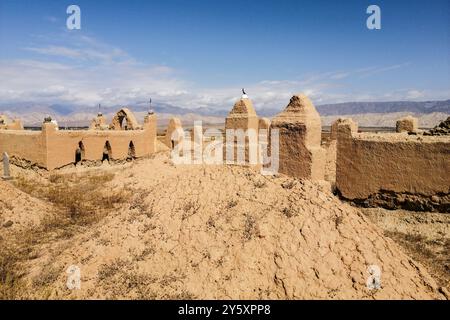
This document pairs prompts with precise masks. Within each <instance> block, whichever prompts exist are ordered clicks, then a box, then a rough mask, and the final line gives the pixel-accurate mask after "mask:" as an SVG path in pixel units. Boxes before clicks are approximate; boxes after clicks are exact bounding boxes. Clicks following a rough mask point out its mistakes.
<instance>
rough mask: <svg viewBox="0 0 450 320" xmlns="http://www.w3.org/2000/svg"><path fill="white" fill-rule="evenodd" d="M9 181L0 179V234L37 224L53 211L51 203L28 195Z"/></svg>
mask: <svg viewBox="0 0 450 320" xmlns="http://www.w3.org/2000/svg"><path fill="white" fill-rule="evenodd" d="M11 183H12V182H11ZM11 183H9V182H5V181H1V180H0V234H3V235H4V234H5V233H7V232H18V231H21V230H25V229H28V228H31V227H33V226H35V225H38V224H39V223H40V221H41V219H42V218H43V217H44V216H45V215H47V214H48V213H50V212H53V211H54V208H53V206H52V205H49V204H48V203H46V202H44V201H42V200H39V199H36V198H33V197H30V196H29V195H28V194H26V193H24V192H22V191H20V190H18V189H17V188H15V187H14V186H13V185H12V184H11Z"/></svg>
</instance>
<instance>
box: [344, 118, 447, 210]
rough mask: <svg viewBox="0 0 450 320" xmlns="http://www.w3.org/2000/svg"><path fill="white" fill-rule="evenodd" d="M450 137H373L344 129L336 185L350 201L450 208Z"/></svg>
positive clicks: (427, 207) (418, 207)
mask: <svg viewBox="0 0 450 320" xmlns="http://www.w3.org/2000/svg"><path fill="white" fill-rule="evenodd" d="M449 172H450V137H448V136H441V137H426V136H409V135H407V134H406V133H405V134H399V133H385V134H376V135H374V134H369V133H355V132H352V131H351V128H350V125H349V124H343V125H339V128H338V142H337V159H336V187H337V189H338V190H339V192H340V193H341V195H342V196H343V197H344V198H347V199H350V200H367V204H369V205H370V204H376V203H377V202H378V204H380V205H382V206H385V207H389V208H397V207H408V206H413V207H410V208H409V209H417V210H422V209H423V210H430V209H433V208H434V209H436V208H437V209H438V210H439V211H441V210H443V211H448V210H449V209H450V197H449V192H450V174H449Z"/></svg>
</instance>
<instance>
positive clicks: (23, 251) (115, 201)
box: [0, 173, 131, 300]
mask: <svg viewBox="0 0 450 320" xmlns="http://www.w3.org/2000/svg"><path fill="white" fill-rule="evenodd" d="M113 178H114V174H111V173H100V174H87V175H86V174H85V175H76V174H66V175H63V174H51V175H50V176H49V177H48V179H47V180H43V181H41V180H39V181H37V180H34V179H31V178H26V177H24V176H18V177H17V179H15V181H14V184H15V186H16V187H17V188H18V189H20V190H22V191H23V192H25V193H28V194H30V195H31V196H33V197H36V198H40V199H43V200H46V201H49V202H51V203H53V204H54V205H55V206H56V208H57V211H56V212H55V213H54V214H53V215H51V214H49V215H47V216H46V217H44V219H43V220H42V221H41V225H40V226H39V227H38V228H33V229H30V230H27V231H26V232H24V233H23V234H21V235H20V237H19V236H17V235H16V236H15V237H12V238H10V239H8V241H6V240H2V239H0V300H3V299H23V298H25V299H27V298H30V297H32V296H33V294H36V292H34V293H33V292H29V291H27V290H26V289H25V288H26V287H27V286H26V285H25V283H24V282H23V279H22V278H23V274H21V273H20V272H19V271H18V270H21V265H22V264H23V263H25V262H26V261H28V260H31V259H35V258H37V253H36V251H35V248H36V247H37V246H39V245H42V244H44V243H48V242H51V241H53V240H57V239H61V238H63V239H67V238H70V237H72V236H73V235H74V234H75V233H76V232H77V231H79V230H80V229H79V228H82V227H85V226H87V225H91V224H93V223H96V222H98V221H100V220H101V219H102V218H103V217H104V216H106V215H107V214H108V212H111V210H112V209H114V208H116V206H117V205H119V204H122V203H125V202H127V201H128V200H129V198H130V197H131V195H130V193H129V192H127V191H125V190H123V189H121V190H113V189H111V188H107V183H108V182H110V181H112V179H113ZM61 272H62V271H61V270H60V269H58V268H56V267H52V266H49V267H46V268H43V271H42V272H41V273H40V274H39V275H38V276H37V277H35V278H34V279H32V283H31V284H32V287H33V288H34V289H35V290H37V291H39V296H40V297H45V296H48V292H47V291H48V288H49V287H50V286H51V284H52V283H54V282H55V281H56V280H57V277H58V275H59V274H60V273H61ZM28 290H29V289H28Z"/></svg>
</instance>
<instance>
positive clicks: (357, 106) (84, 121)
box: [0, 99, 450, 127]
mask: <svg viewBox="0 0 450 320" xmlns="http://www.w3.org/2000/svg"><path fill="white" fill-rule="evenodd" d="M120 107H121V106H113V107H102V108H101V111H102V113H103V114H104V115H105V116H106V117H107V118H109V119H110V118H111V117H112V115H113V114H114V113H115V112H116V111H117V110H118V109H120ZM128 108H130V109H131V110H132V111H133V112H134V113H135V114H136V117H137V119H138V120H140V119H141V118H143V117H144V115H145V113H146V112H147V111H148V106H144V105H142V104H131V105H129V106H128ZM282 108H283V107H280V108H258V107H257V106H256V111H257V113H258V115H259V116H263V117H269V118H270V117H273V116H274V115H276V114H277V113H278V112H280V111H281V110H282ZM316 108H317V111H318V112H319V113H320V115H321V117H322V120H323V124H324V125H329V124H330V123H331V122H332V121H334V119H336V118H338V117H342V116H345V117H352V118H354V119H355V120H357V121H358V122H359V123H360V125H364V126H394V125H395V120H396V119H398V117H401V116H403V115H406V114H412V115H414V116H416V117H418V118H419V124H420V125H421V126H423V127H433V126H434V125H435V124H436V123H437V122H438V121H440V120H442V119H445V118H446V117H447V116H448V115H449V114H450V99H448V100H439V101H421V102H417V101H389V102H345V103H337V104H325V105H318V106H316ZM152 109H153V110H154V111H155V112H156V113H157V115H158V119H160V120H161V121H160V123H159V124H160V125H162V124H164V125H165V123H166V122H167V121H168V119H169V118H171V117H173V116H177V117H180V118H181V119H182V121H183V122H184V123H187V124H190V123H191V122H193V121H194V120H202V121H203V122H205V123H223V122H224V118H225V117H226V115H227V114H228V112H229V111H230V110H231V106H230V108H208V107H204V108H194V109H192V108H183V107H179V106H173V105H170V104H167V103H157V104H155V105H153V106H152ZM97 111H98V108H96V107H92V106H75V105H71V104H53V105H40V104H35V103H20V104H19V103H16V104H8V105H6V104H0V114H2V113H3V114H6V115H7V116H8V117H10V118H20V119H22V120H23V121H24V124H25V125H26V126H39V125H40V123H41V122H42V120H43V119H44V117H45V116H46V115H51V116H52V117H53V118H55V119H56V120H58V121H59V123H60V125H67V126H86V125H88V124H89V122H90V121H91V119H92V118H93V117H94V116H95V115H96V114H97Z"/></svg>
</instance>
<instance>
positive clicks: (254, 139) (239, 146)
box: [224, 93, 259, 165]
mask: <svg viewBox="0 0 450 320" xmlns="http://www.w3.org/2000/svg"><path fill="white" fill-rule="evenodd" d="M258 122H259V118H258V116H257V115H256V111H255V109H254V108H253V103H252V101H251V100H250V99H249V98H248V96H247V95H246V94H245V93H244V94H243V95H242V97H241V99H240V100H239V101H237V102H236V103H235V104H234V106H233V109H232V110H231V111H230V113H229V114H228V116H227V118H226V119H225V133H226V141H227V142H229V143H227V144H226V148H225V150H224V156H225V158H224V159H225V160H227V163H228V162H229V161H232V162H233V163H234V164H252V165H256V164H257V163H258V150H257V149H258ZM230 130H234V131H233V133H232V134H230V132H231V131H230ZM241 130H242V132H244V133H245V139H244V141H240V139H238V137H237V135H236V134H239V132H238V131H241ZM230 148H233V149H234V152H233V156H231V155H230V151H231V150H230ZM239 152H243V153H244V156H245V159H240V158H239V157H238V153H239Z"/></svg>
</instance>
